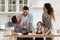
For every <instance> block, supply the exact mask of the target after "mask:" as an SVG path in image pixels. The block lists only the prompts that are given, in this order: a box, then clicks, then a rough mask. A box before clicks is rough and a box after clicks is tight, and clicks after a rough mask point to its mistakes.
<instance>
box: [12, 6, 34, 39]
mask: <svg viewBox="0 0 60 40" xmlns="http://www.w3.org/2000/svg"><path fill="white" fill-rule="evenodd" d="M18 18H19V19H20V20H21V21H20V26H19V27H17V24H18V23H17V22H16V23H15V24H16V26H15V31H16V32H18V33H22V34H24V33H32V25H33V15H32V14H31V13H29V8H28V7H27V6H24V7H23V13H22V14H19V16H18ZM13 19H14V18H13ZM17 40H33V38H22V39H21V38H17Z"/></svg>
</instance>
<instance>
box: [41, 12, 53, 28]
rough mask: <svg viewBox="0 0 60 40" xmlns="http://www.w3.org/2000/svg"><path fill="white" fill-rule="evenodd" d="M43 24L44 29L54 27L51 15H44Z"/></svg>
mask: <svg viewBox="0 0 60 40" xmlns="http://www.w3.org/2000/svg"><path fill="white" fill-rule="evenodd" d="M42 23H43V25H44V27H51V26H52V23H51V16H50V15H49V14H46V13H43V14H42Z"/></svg>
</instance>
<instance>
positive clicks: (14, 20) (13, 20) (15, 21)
mask: <svg viewBox="0 0 60 40" xmlns="http://www.w3.org/2000/svg"><path fill="white" fill-rule="evenodd" d="M11 20H12V23H14V24H15V23H17V19H16V16H13V17H12V18H11Z"/></svg>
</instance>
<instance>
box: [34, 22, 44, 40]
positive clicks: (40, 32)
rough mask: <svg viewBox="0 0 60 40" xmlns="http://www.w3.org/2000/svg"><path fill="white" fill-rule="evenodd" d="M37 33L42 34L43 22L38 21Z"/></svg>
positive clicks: (37, 39)
mask: <svg viewBox="0 0 60 40" xmlns="http://www.w3.org/2000/svg"><path fill="white" fill-rule="evenodd" d="M36 34H42V23H41V22H38V23H37V32H36ZM35 40H44V39H43V38H35Z"/></svg>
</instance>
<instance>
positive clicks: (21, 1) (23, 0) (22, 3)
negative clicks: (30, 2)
mask: <svg viewBox="0 0 60 40" xmlns="http://www.w3.org/2000/svg"><path fill="white" fill-rule="evenodd" d="M24 6H27V0H19V11H22V8H23V7H24Z"/></svg>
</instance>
